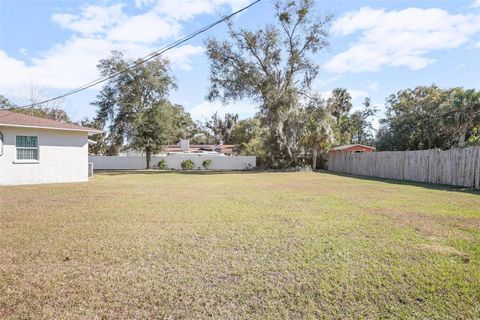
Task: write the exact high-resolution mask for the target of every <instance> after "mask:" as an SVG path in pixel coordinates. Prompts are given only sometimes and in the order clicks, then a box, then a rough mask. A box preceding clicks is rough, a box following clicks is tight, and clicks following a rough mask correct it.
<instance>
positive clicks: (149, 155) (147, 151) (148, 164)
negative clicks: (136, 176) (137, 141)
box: [145, 149, 151, 169]
mask: <svg viewBox="0 0 480 320" xmlns="http://www.w3.org/2000/svg"><path fill="white" fill-rule="evenodd" d="M145 155H146V158H147V169H150V158H151V152H150V150H149V149H146V150H145Z"/></svg>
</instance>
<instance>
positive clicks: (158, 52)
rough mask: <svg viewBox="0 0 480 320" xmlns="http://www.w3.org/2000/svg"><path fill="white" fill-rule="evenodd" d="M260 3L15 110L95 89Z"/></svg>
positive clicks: (257, 1)
mask: <svg viewBox="0 0 480 320" xmlns="http://www.w3.org/2000/svg"><path fill="white" fill-rule="evenodd" d="M260 1H262V0H256V1H254V2H252V3H250V4H249V5H247V6H245V7H243V8H241V9H239V10H237V11H235V12H233V13H231V14H229V15H227V16H224V17H223V18H221V19H219V20H217V21H215V22H213V23H211V24H209V25H207V26H205V27H203V28H201V29H199V30H197V31H195V32H193V33H191V34H189V35H187V36H185V37H183V38H181V39H179V40H176V41H174V42H172V43H170V44H169V45H167V46H164V47H162V48H160V49H157V50H155V51H153V52H152V53H150V54H148V55H146V56H145V57H143V58H141V59H140V60H139V61H138V60H137V61H136V62H134V63H132V64H131V65H130V66H128V67H126V68H125V69H123V70H120V71H118V72H116V73H114V74H112V75H109V76H106V77H102V78H98V79H96V80H93V81H91V82H89V83H86V84H84V85H83V86H81V87H78V88H76V89H73V90H71V91H68V92H66V93H64V94H62V95H59V96H56V97H54V98H50V99H46V100H43V101H39V102H35V103H32V104H27V105H24V106H16V107H15V108H30V107H34V106H37V105H41V104H45V103H48V102H51V101H55V100H58V99H62V98H65V97H67V96H70V95H72V94H75V93H78V92H80V91H83V90H86V89H88V88H91V87H93V86H96V85H97V84H100V83H102V82H105V81H107V80H110V79H112V78H115V77H116V76H118V75H120V74H122V73H125V72H127V71H128V70H131V69H133V68H135V67H138V66H139V65H141V64H143V63H145V62H147V61H149V60H152V59H153V58H155V57H157V56H159V55H161V54H163V53H165V52H167V51H169V50H171V49H173V48H175V47H177V46H179V45H180V44H182V43H184V42H187V41H188V40H190V39H192V38H194V37H196V36H197V35H199V34H201V33H203V32H205V31H207V30H209V29H211V28H213V27H215V26H216V25H218V24H220V23H222V22H225V21H226V20H228V19H230V18H232V17H233V16H235V15H237V14H239V13H241V12H243V11H245V10H247V9H248V8H250V7H252V6H254V5H255V4H257V3H259V2H260Z"/></svg>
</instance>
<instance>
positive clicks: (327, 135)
mask: <svg viewBox="0 0 480 320" xmlns="http://www.w3.org/2000/svg"><path fill="white" fill-rule="evenodd" d="M305 111H306V116H307V121H306V123H305V130H304V133H303V136H302V140H301V141H302V143H303V144H304V145H305V147H306V148H307V149H308V150H310V151H311V156H312V169H313V170H315V169H317V155H318V151H320V150H325V149H327V148H328V146H330V145H331V144H332V143H334V135H333V132H332V128H331V125H330V122H331V120H330V115H329V113H328V110H327V109H326V108H325V107H324V106H323V100H321V99H317V100H316V101H315V100H312V102H311V103H310V105H309V106H308V107H307V109H306V110H305ZM329 120H330V121H329Z"/></svg>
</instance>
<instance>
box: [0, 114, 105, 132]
mask: <svg viewBox="0 0 480 320" xmlns="http://www.w3.org/2000/svg"><path fill="white" fill-rule="evenodd" d="M0 126H8V127H21V128H39V129H53V130H66V131H85V132H88V133H102V132H103V131H102V130H98V129H93V128H88V127H82V126H78V125H76V124H71V123H66V122H60V121H55V120H50V119H44V118H39V117H33V116H28V115H26V114H22V113H18V112H11V111H7V110H0Z"/></svg>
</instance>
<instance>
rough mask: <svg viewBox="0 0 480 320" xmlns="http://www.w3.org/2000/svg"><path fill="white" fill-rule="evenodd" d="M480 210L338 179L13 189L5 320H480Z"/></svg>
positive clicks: (434, 194) (2, 240)
mask: <svg viewBox="0 0 480 320" xmlns="http://www.w3.org/2000/svg"><path fill="white" fill-rule="evenodd" d="M479 306H480V196H479V194H478V193H475V192H462V191H460V190H458V189H449V188H443V187H438V186H423V185H420V184H408V183H394V182H392V181H381V180H371V179H358V178H352V177H345V176H338V175H332V174H328V173H230V174H195V173H191V174H180V173H158V172H137V173H123V172H111V173H102V174H97V175H96V176H95V177H94V178H93V179H92V180H91V181H90V182H88V183H80V184H62V185H41V186H19V187H4V188H1V189H0V318H2V319H8V318H60V319H74V318H84V319H102V318H112V319H121V318H169V319H179V318H186V319H200V318H231V319H256V318H270V319H279V318H282V319H283V318H290V319H299V318H307V319H308V318H330V319H331V318H337V319H342V318H355V319H358V318H365V319H378V318H395V319H397V318H419V319H467V318H468V319H474V318H477V319H478V318H480V307H479Z"/></svg>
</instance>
